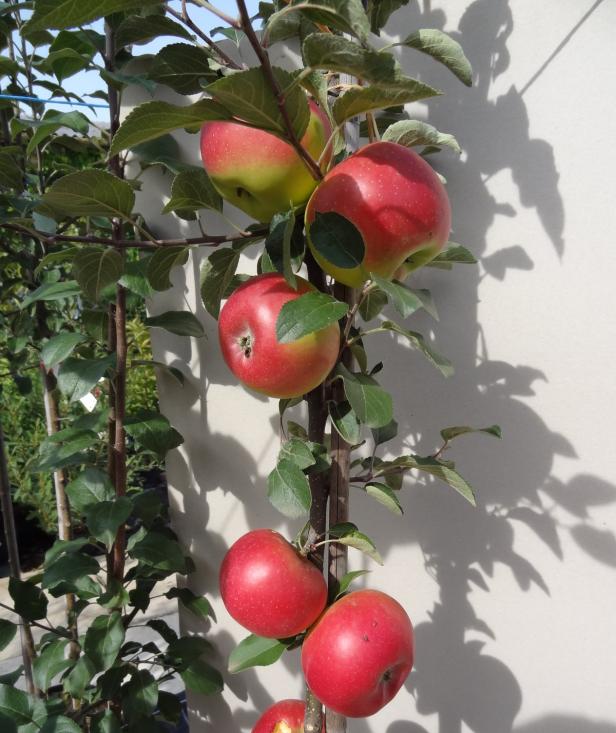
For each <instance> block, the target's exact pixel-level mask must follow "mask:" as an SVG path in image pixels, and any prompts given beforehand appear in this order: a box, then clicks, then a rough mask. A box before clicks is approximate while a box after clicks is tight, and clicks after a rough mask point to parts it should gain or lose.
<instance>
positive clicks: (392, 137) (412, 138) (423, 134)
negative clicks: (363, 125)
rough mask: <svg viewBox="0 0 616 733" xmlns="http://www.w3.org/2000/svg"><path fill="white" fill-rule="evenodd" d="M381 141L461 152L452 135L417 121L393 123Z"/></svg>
mask: <svg viewBox="0 0 616 733" xmlns="http://www.w3.org/2000/svg"><path fill="white" fill-rule="evenodd" d="M345 96H346V95H345ZM381 140H382V141H383V142H391V143H398V145H404V146H405V147H407V148H412V147H413V146H414V145H430V146H434V147H438V148H440V147H442V146H447V147H448V148H451V149H452V150H454V151H455V152H456V153H461V152H462V150H461V149H460V146H459V145H458V141H457V140H456V139H455V137H454V136H453V135H448V134H447V133H444V132H439V131H438V130H437V129H436V127H432V125H429V124H428V123H427V122H420V121H419V120H400V121H399V122H394V124H393V125H390V126H389V127H388V128H387V129H386V130H385V132H384V133H383V135H382V136H381Z"/></svg>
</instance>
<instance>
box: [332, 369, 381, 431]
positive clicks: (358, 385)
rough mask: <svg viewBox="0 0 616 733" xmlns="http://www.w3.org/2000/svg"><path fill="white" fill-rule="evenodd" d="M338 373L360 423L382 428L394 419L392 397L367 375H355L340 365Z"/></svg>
mask: <svg viewBox="0 0 616 733" xmlns="http://www.w3.org/2000/svg"><path fill="white" fill-rule="evenodd" d="M336 373H337V375H338V376H339V377H341V378H342V380H343V382H344V392H345V394H346V396H347V399H348V401H349V403H350V405H351V407H352V408H353V411H354V412H355V414H356V415H357V418H358V419H359V421H360V422H362V423H364V424H365V425H367V426H368V427H369V428H382V427H383V426H384V425H387V424H388V423H389V422H391V420H392V419H393V403H392V399H391V395H389V394H388V393H387V392H385V390H384V389H383V388H382V387H381V386H379V384H378V382H376V380H374V379H373V378H372V377H369V376H368V375H367V374H353V373H352V372H350V371H349V370H348V369H347V368H346V367H345V366H344V365H342V364H338V366H337V369H336Z"/></svg>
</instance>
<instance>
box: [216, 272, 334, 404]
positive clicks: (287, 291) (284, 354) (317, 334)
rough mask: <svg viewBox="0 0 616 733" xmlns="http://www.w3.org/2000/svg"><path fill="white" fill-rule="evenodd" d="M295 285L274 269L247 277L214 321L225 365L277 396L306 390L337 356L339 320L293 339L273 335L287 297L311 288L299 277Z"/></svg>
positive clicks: (321, 377) (244, 380) (252, 385)
mask: <svg viewBox="0 0 616 733" xmlns="http://www.w3.org/2000/svg"><path fill="white" fill-rule="evenodd" d="M296 279H297V290H294V289H293V288H292V287H291V286H290V285H289V284H288V283H287V282H286V280H285V279H284V277H283V276H282V275H279V274H278V273H267V274H264V275H257V276H255V277H252V278H250V280H247V281H246V282H245V283H243V284H242V285H240V287H239V288H237V290H235V291H234V292H233V293H232V294H231V297H230V298H229V300H228V301H227V302H226V303H225V305H224V307H223V309H222V311H221V313H220V319H219V321H218V335H219V340H220V348H221V350H222V355H223V357H224V360H225V361H226V363H227V366H228V367H229V369H231V371H232V372H233V373H234V374H235V376H236V377H237V378H238V379H239V380H240V381H241V382H242V383H243V384H245V385H246V386H247V387H250V388H251V389H254V390H255V391H257V392H261V393H263V394H266V395H268V396H270V397H278V398H280V399H283V398H288V397H299V396H301V395H303V394H306V392H310V390H311V389H314V388H315V387H316V386H317V385H319V384H320V383H321V382H322V381H323V380H324V379H325V377H327V375H328V374H329V372H330V371H331V369H332V367H333V366H334V364H335V362H336V359H337V357H338V351H339V348H340V328H339V326H338V324H337V323H332V324H331V325H329V326H327V327H325V328H323V329H321V330H320V331H314V332H313V333H310V334H308V335H306V336H303V337H302V338H300V339H297V341H292V342H290V343H285V344H281V343H279V342H278V340H277V339H276V320H277V318H278V314H279V313H280V309H281V308H282V306H283V305H284V304H285V303H288V302H289V301H290V300H294V299H296V298H299V297H300V295H302V294H303V293H308V292H310V291H312V290H314V288H313V286H312V285H311V284H310V283H308V282H306V280H303V279H302V278H300V277H297V278H296Z"/></svg>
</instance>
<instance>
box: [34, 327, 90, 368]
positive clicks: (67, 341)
mask: <svg viewBox="0 0 616 733" xmlns="http://www.w3.org/2000/svg"><path fill="white" fill-rule="evenodd" d="M85 340H86V337H85V336H84V335H83V334H81V333H59V334H58V335H57V336H53V337H52V338H50V339H49V341H47V342H46V343H45V344H44V345H43V348H42V349H41V359H42V360H43V363H44V364H45V366H46V367H47V369H51V367H52V366H55V365H56V364H59V363H60V362H61V361H64V359H66V357H67V356H70V355H71V354H72V353H73V350H74V348H75V347H76V346H77V344H81V343H83V342H84V341H85Z"/></svg>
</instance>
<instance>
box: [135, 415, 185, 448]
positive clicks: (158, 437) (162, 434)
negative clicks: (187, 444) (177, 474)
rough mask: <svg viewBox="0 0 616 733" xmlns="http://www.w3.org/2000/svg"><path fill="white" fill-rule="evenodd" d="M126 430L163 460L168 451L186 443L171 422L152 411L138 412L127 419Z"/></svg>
mask: <svg viewBox="0 0 616 733" xmlns="http://www.w3.org/2000/svg"><path fill="white" fill-rule="evenodd" d="M124 428H125V430H126V432H127V433H128V434H129V435H130V436H131V438H133V439H134V440H136V441H137V443H139V445H141V446H142V447H143V448H146V449H147V450H151V451H152V452H153V453H156V455H158V456H159V458H160V459H161V460H162V459H163V458H164V457H165V454H166V453H167V452H168V451H170V450H172V449H173V448H177V447H178V446H179V445H182V443H183V442H184V438H183V437H182V436H181V435H180V433H178V431H177V430H176V429H175V428H173V427H171V424H170V423H169V420H167V418H166V417H165V416H164V415H161V414H160V413H159V412H155V411H152V410H138V411H137V412H135V413H134V414H133V415H130V416H129V417H127V418H126V421H125V424H124Z"/></svg>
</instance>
